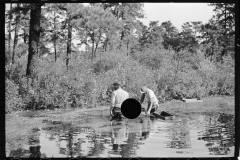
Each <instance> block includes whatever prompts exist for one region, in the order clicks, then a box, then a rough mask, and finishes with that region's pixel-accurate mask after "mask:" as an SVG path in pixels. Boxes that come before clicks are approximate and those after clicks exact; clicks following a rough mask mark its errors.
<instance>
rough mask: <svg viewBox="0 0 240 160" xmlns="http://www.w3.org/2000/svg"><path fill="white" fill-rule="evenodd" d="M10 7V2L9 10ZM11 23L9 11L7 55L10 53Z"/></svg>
mask: <svg viewBox="0 0 240 160" xmlns="http://www.w3.org/2000/svg"><path fill="white" fill-rule="evenodd" d="M11 9H12V3H10V10H11ZM11 23H12V14H10V13H9V22H8V52H9V55H11V54H12V51H11V43H12V42H11V40H12V36H11V33H12V32H11Z"/></svg>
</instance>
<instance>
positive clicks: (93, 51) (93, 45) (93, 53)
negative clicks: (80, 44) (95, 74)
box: [91, 32, 94, 61]
mask: <svg viewBox="0 0 240 160" xmlns="http://www.w3.org/2000/svg"><path fill="white" fill-rule="evenodd" d="M93 56H94V32H93V33H92V59H91V61H93Z"/></svg>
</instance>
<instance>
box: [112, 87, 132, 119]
mask: <svg viewBox="0 0 240 160" xmlns="http://www.w3.org/2000/svg"><path fill="white" fill-rule="evenodd" d="M113 89H114V91H113V92H112V95H111V106H110V115H111V116H115V115H116V112H117V110H118V111H119V110H120V111H121V105H122V103H123V101H125V100H126V99H128V98H129V93H128V92H126V91H125V90H123V89H122V88H121V86H120V84H119V83H118V82H115V83H113Z"/></svg>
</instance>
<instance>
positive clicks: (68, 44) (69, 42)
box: [66, 19, 72, 70]
mask: <svg viewBox="0 0 240 160" xmlns="http://www.w3.org/2000/svg"><path fill="white" fill-rule="evenodd" d="M71 43H72V26H71V24H70V19H69V21H68V41H67V58H66V66H67V70H68V64H69V59H70V54H71Z"/></svg>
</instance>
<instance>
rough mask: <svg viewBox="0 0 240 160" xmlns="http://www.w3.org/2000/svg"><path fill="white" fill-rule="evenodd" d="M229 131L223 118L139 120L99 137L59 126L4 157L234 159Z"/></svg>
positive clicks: (230, 127)
mask: <svg viewBox="0 0 240 160" xmlns="http://www.w3.org/2000/svg"><path fill="white" fill-rule="evenodd" d="M104 126H105V127H106V128H107V127H109V125H106V124H105V125H104ZM103 128H104V127H103ZM234 130H235V129H234V116H232V115H227V114H205V115H198V114H192V115H188V116H185V117H178V118H176V119H174V120H167V121H163V120H156V119H152V120H151V119H147V118H140V119H138V120H135V121H128V122H124V123H119V124H115V125H113V126H110V127H109V130H105V131H102V132H96V131H95V130H94V129H93V128H89V127H75V126H72V125H71V124H61V125H55V126H54V125H53V126H51V127H47V128H43V129H42V130H36V131H35V133H34V134H33V135H31V136H30V137H29V142H28V147H27V148H19V149H17V150H12V151H10V154H9V157H25V158H26V157H38V158H39V157H41V158H44V157H75V158H76V157H77V158H80V157H123V158H128V157H163V156H166V157H181V156H184V157H192V156H193V155H194V156H198V157H201V156H202V157H208V156H222V155H224V156H225V157H228V156H233V155H234V145H235V141H234V140H235V133H234Z"/></svg>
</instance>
